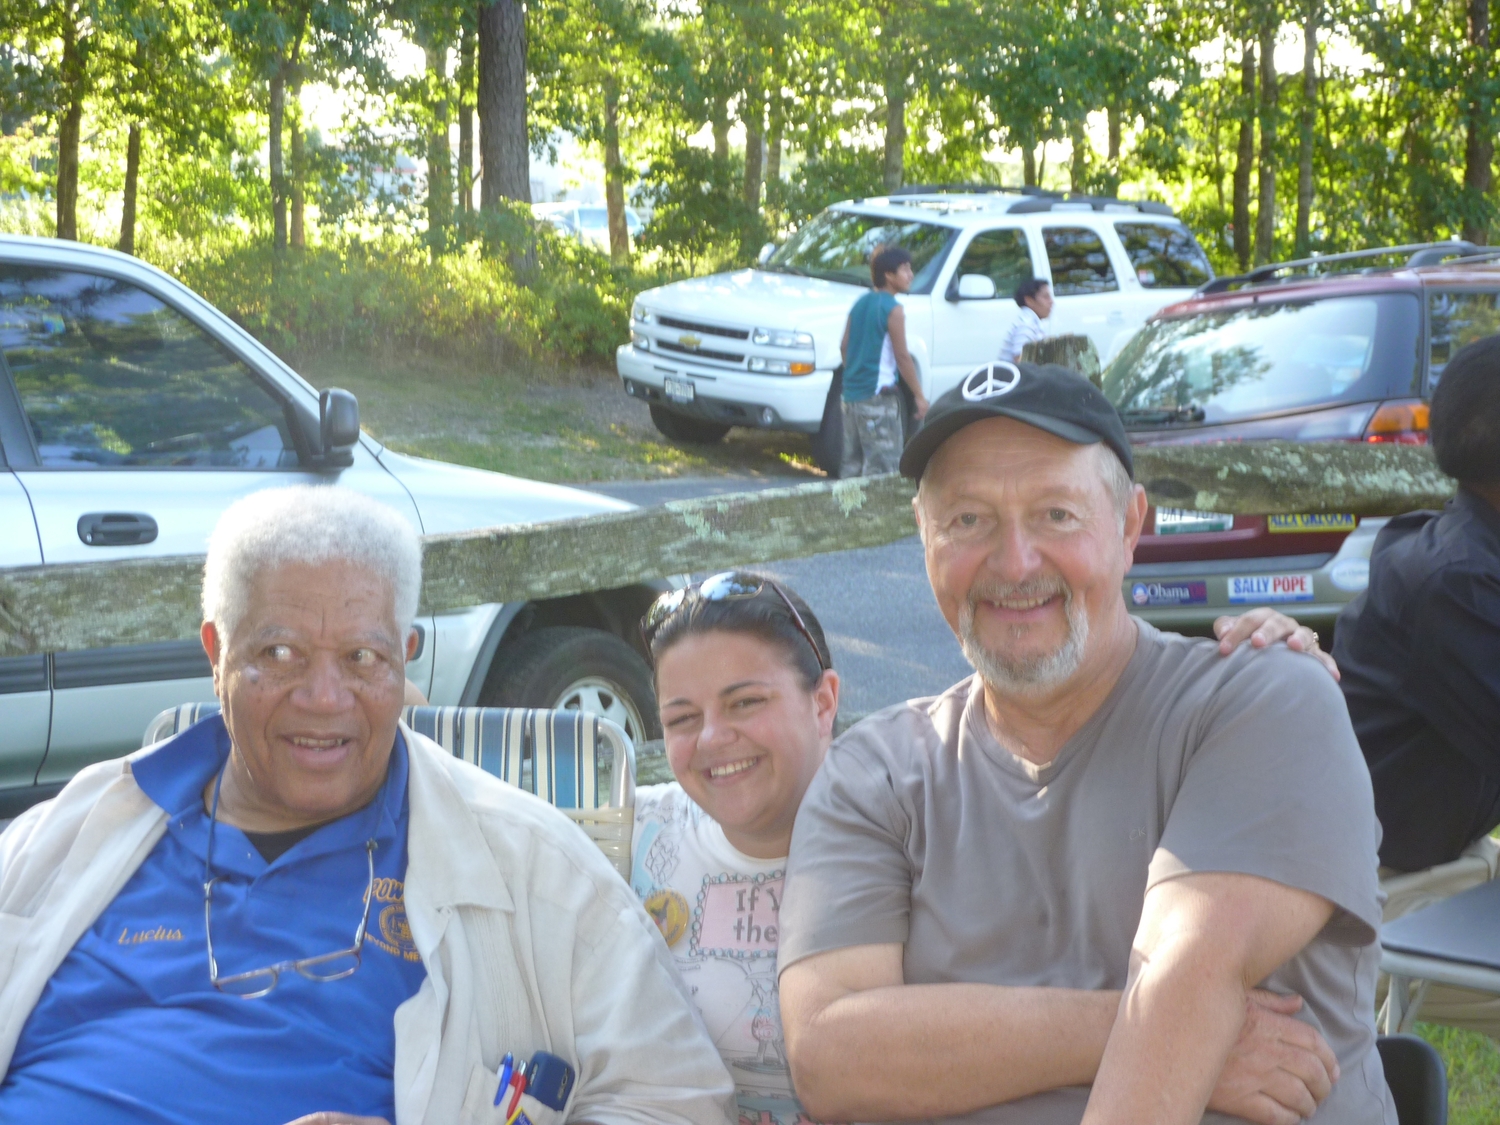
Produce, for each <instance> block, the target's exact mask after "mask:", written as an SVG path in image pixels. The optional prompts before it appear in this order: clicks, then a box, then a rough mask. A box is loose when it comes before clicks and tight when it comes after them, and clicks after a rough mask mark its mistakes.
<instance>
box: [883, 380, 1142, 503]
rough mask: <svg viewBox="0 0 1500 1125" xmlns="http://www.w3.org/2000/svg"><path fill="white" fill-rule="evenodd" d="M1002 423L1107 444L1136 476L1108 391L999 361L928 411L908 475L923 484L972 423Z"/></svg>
mask: <svg viewBox="0 0 1500 1125" xmlns="http://www.w3.org/2000/svg"><path fill="white" fill-rule="evenodd" d="M997 417H998V418H1014V419H1015V420H1016V421H1017V422H1025V423H1026V424H1027V425H1028V426H1035V427H1036V428H1037V429H1039V430H1046V431H1047V432H1048V433H1049V434H1055V435H1056V436H1058V437H1060V438H1062V439H1063V440H1064V441H1071V442H1074V443H1076V444H1078V445H1093V444H1094V443H1095V442H1100V441H1102V442H1104V444H1105V445H1107V446H1109V447H1110V449H1112V450H1114V453H1115V456H1116V457H1118V458H1119V459H1120V462H1121V464H1123V465H1124V466H1125V471H1126V472H1127V473H1129V474H1130V475H1131V477H1132V478H1133V477H1134V476H1135V465H1134V463H1133V462H1132V461H1131V458H1130V439H1129V438H1128V437H1126V435H1125V423H1124V422H1122V421H1120V415H1119V414H1118V413H1117V412H1116V410H1115V408H1114V407H1113V406H1112V405H1111V404H1110V401H1109V399H1107V398H1105V397H1104V392H1103V391H1101V390H1100V389H1099V388H1098V387H1096V386H1094V384H1093V383H1090V382H1089V381H1088V380H1087V379H1085V378H1084V377H1083V376H1082V375H1080V374H1078V372H1076V371H1072V370H1070V369H1069V368H1066V367H1062V366H1060V365H1058V364H1055V363H1044V364H1037V363H1007V362H1006V361H1004V360H998V359H997V360H995V361H994V362H992V363H986V364H985V365H984V366H983V367H978V368H975V369H974V370H973V371H971V372H970V373H969V374H968V375H967V376H965V378H964V380H963V382H961V383H959V385H958V386H956V387H954V388H953V389H952V390H950V391H948V392H947V393H945V394H943V395H940V396H939V397H938V400H937V401H936V402H934V403H933V404H932V406H930V407H929V408H928V410H927V418H926V420H925V421H924V422H923V423H922V428H921V429H920V430H918V431H917V432H916V434H915V435H914V436H913V437H912V439H911V440H910V441H909V442H907V443H906V448H905V449H904V450H902V452H901V472H902V475H904V476H908V477H911V479H912V480H921V479H922V471H923V470H924V469H926V468H927V462H928V461H930V460H932V455H933V454H934V453H936V452H937V450H938V446H940V445H942V444H943V442H945V441H947V440H948V439H949V438H950V437H952V436H953V435H954V434H956V433H958V431H959V430H961V429H963V428H964V427H965V426H967V425H968V424H969V423H970V422H978V421H980V420H981V419H984V418H997Z"/></svg>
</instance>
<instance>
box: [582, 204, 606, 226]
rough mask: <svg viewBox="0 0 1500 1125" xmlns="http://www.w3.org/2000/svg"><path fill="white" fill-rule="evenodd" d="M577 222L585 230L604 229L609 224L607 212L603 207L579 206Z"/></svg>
mask: <svg viewBox="0 0 1500 1125" xmlns="http://www.w3.org/2000/svg"><path fill="white" fill-rule="evenodd" d="M578 222H579V225H581V226H582V227H584V229H586V230H604V229H605V228H607V227H608V226H609V212H608V211H606V210H605V209H604V208H603V207H580V208H579V209H578Z"/></svg>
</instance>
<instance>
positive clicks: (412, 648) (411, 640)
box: [406, 629, 422, 661]
mask: <svg viewBox="0 0 1500 1125" xmlns="http://www.w3.org/2000/svg"><path fill="white" fill-rule="evenodd" d="M421 643H422V637H421V635H420V634H419V633H418V632H417V631H416V630H415V629H409V630H407V633H406V659H407V660H408V661H410V660H411V659H412V658H413V657H414V656H416V655H417V646H418V645H419V644H421Z"/></svg>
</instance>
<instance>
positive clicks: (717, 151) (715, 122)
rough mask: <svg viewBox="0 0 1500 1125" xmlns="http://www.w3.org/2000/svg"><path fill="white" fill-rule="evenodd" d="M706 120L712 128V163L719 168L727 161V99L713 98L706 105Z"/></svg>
mask: <svg viewBox="0 0 1500 1125" xmlns="http://www.w3.org/2000/svg"><path fill="white" fill-rule="evenodd" d="M708 122H709V125H710V126H712V128H713V135H714V163H715V164H717V165H719V166H720V167H721V168H722V167H723V166H724V165H725V164H728V163H729V105H728V99H726V98H723V97H716V98H714V100H713V102H712V103H711V104H710V105H709V107H708Z"/></svg>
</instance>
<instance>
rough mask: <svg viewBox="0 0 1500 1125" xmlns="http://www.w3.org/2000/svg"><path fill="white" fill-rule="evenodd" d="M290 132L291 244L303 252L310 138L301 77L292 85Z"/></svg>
mask: <svg viewBox="0 0 1500 1125" xmlns="http://www.w3.org/2000/svg"><path fill="white" fill-rule="evenodd" d="M287 130H288V132H289V133H290V140H291V175H290V176H289V177H288V181H289V182H288V185H287V193H288V196H289V197H290V200H291V205H292V216H291V218H292V221H291V233H290V240H291V244H292V249H294V250H301V249H302V248H303V247H305V246H306V245H307V229H306V225H305V220H306V211H307V187H306V176H307V151H306V141H307V138H306V135H305V134H304V133H303V131H302V75H301V74H300V73H299V74H298V75H297V76H296V77H295V78H293V79H292V82H291V99H290V102H289V104H288V106H287Z"/></svg>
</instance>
